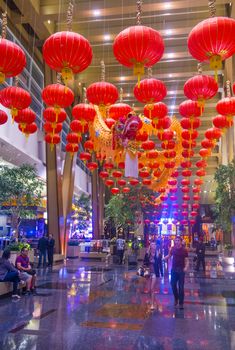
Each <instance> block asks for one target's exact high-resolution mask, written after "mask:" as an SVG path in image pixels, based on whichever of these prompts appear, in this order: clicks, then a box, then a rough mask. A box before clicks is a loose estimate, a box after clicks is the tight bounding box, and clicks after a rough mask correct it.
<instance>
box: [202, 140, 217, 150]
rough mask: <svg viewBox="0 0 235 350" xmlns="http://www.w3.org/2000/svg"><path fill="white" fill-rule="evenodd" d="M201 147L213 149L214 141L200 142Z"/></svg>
mask: <svg viewBox="0 0 235 350" xmlns="http://www.w3.org/2000/svg"><path fill="white" fill-rule="evenodd" d="M201 145H202V147H203V148H214V146H215V144H214V141H212V140H208V139H204V140H202V142H201Z"/></svg>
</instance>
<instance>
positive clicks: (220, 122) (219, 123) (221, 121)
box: [212, 115, 232, 129]
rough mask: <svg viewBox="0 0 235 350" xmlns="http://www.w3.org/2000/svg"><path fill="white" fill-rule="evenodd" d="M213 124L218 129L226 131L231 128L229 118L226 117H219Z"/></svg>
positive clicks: (214, 119)
mask: <svg viewBox="0 0 235 350" xmlns="http://www.w3.org/2000/svg"><path fill="white" fill-rule="evenodd" d="M212 123H213V125H214V126H215V127H216V128H218V129H225V128H228V127H229V125H228V121H227V117H226V116H225V115H217V116H216V117H214V118H213V119H212ZM231 126H232V125H231Z"/></svg>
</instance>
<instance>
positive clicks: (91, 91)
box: [87, 81, 118, 108]
mask: <svg viewBox="0 0 235 350" xmlns="http://www.w3.org/2000/svg"><path fill="white" fill-rule="evenodd" d="M87 99H88V101H89V102H90V103H93V104H94V105H97V106H99V107H101V108H102V107H104V106H110V105H113V104H114V103H115V102H116V101H117V99H118V89H117V88H116V86H114V85H113V84H111V83H107V82H105V81H100V82H97V83H93V84H91V85H90V86H88V88H87Z"/></svg>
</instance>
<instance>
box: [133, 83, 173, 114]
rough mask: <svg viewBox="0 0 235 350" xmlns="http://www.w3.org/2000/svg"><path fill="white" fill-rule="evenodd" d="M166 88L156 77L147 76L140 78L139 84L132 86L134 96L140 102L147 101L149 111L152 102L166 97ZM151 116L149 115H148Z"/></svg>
mask: <svg viewBox="0 0 235 350" xmlns="http://www.w3.org/2000/svg"><path fill="white" fill-rule="evenodd" d="M166 94H167V90H166V86H165V84H164V83H163V82H162V81H161V80H158V79H154V78H147V79H144V80H141V82H140V84H136V85H135V87H134V95H135V98H136V99H137V100H138V101H139V102H142V103H147V104H148V107H147V108H149V111H150V112H151V110H152V108H153V107H152V106H153V103H154V102H160V101H161V100H163V99H164V98H165V97H166ZM150 118H151V117H150Z"/></svg>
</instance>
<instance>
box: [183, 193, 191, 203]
mask: <svg viewBox="0 0 235 350" xmlns="http://www.w3.org/2000/svg"><path fill="white" fill-rule="evenodd" d="M182 199H183V201H187V202H188V201H190V197H189V196H188V195H187V194H185V195H183V197H182Z"/></svg>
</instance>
